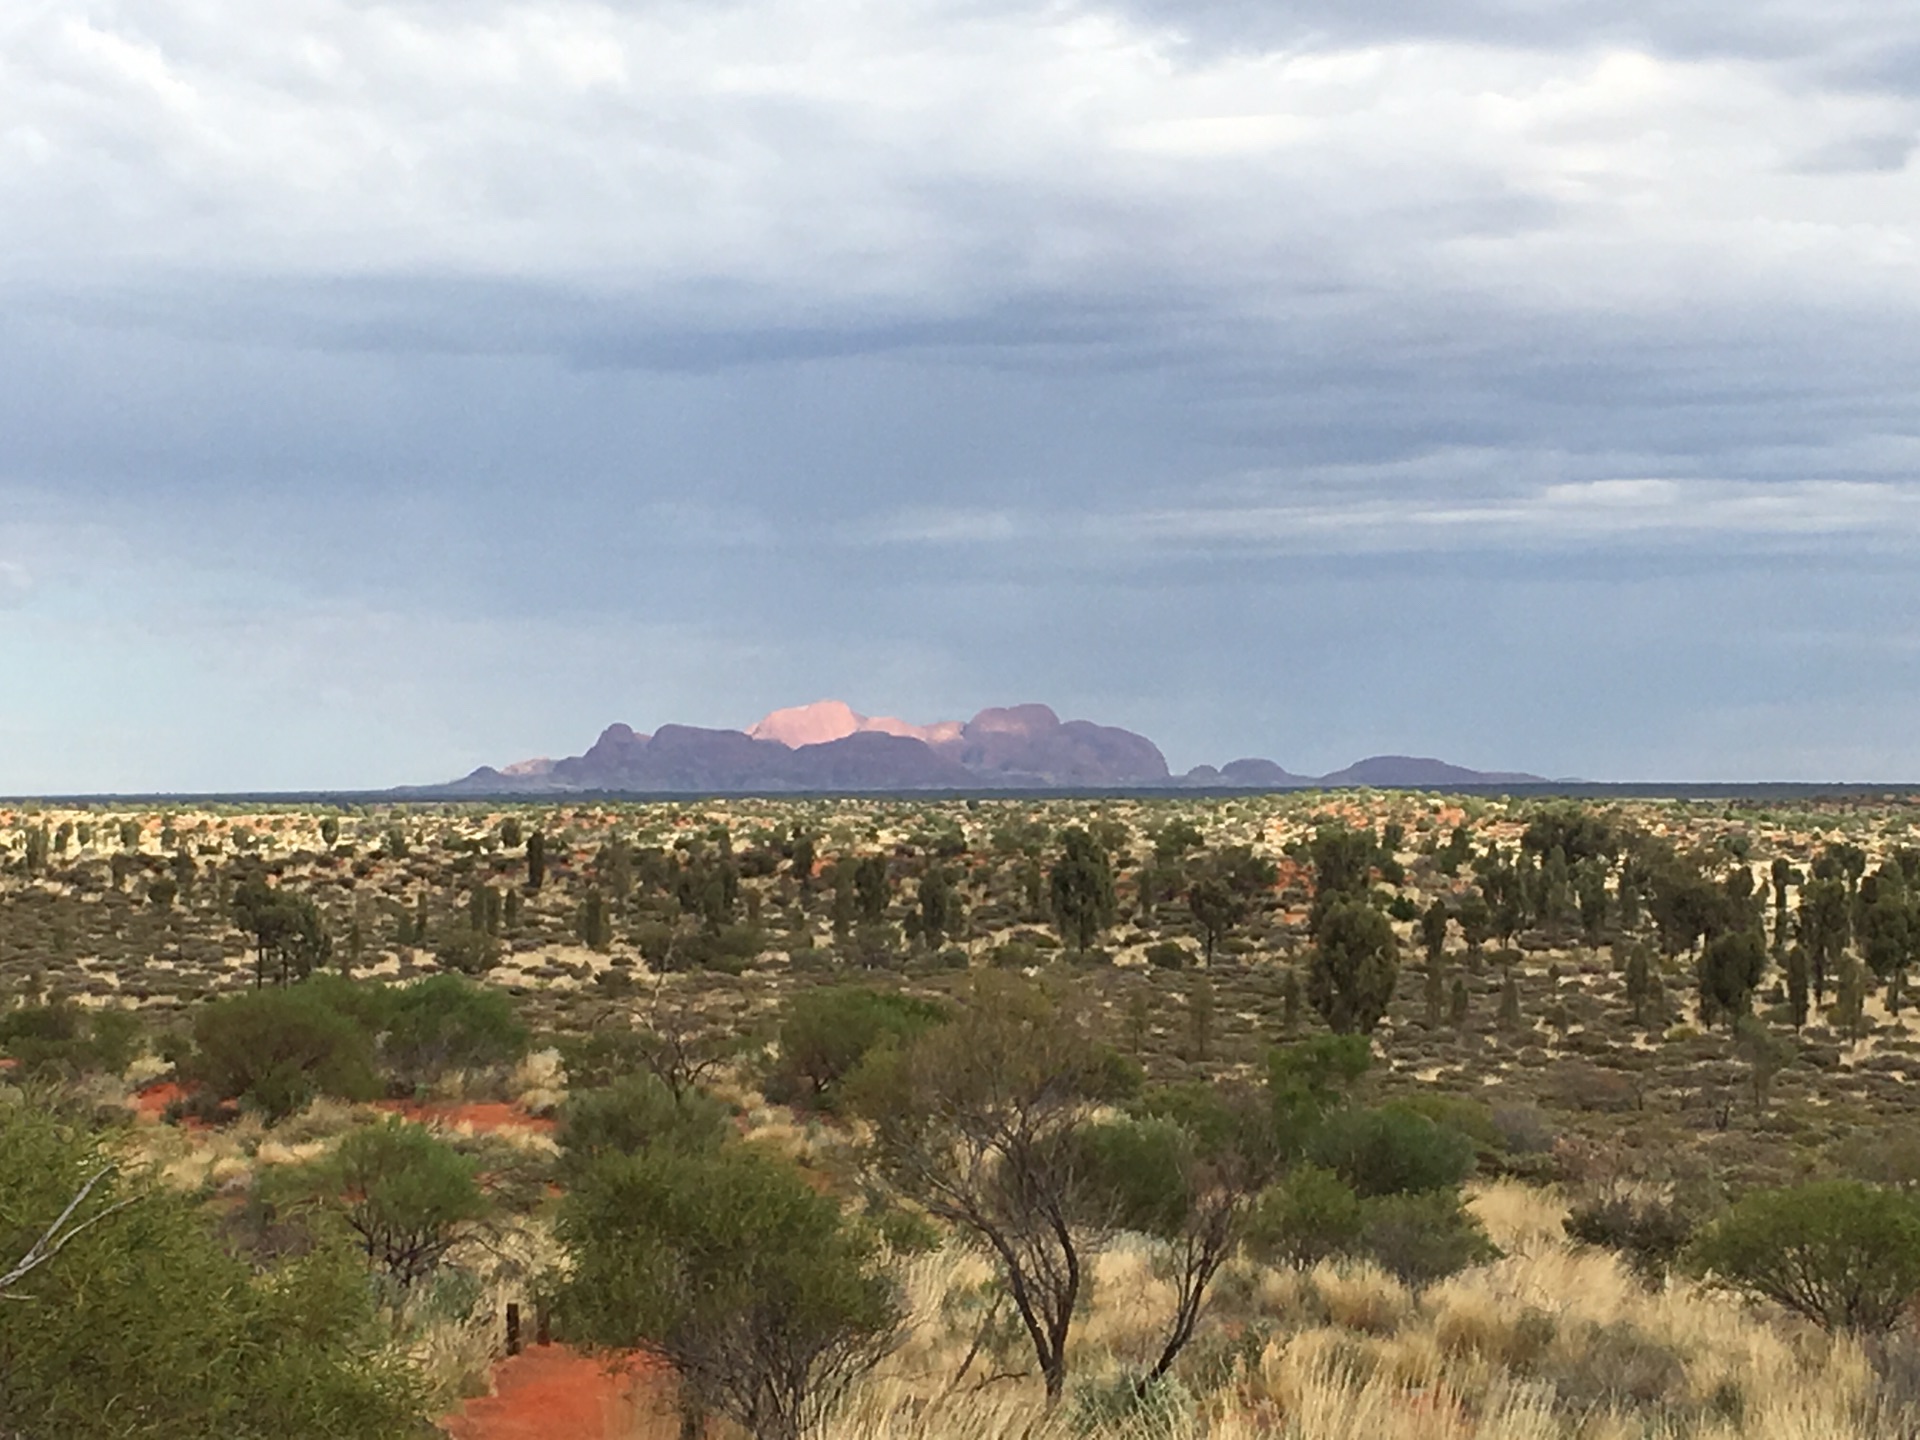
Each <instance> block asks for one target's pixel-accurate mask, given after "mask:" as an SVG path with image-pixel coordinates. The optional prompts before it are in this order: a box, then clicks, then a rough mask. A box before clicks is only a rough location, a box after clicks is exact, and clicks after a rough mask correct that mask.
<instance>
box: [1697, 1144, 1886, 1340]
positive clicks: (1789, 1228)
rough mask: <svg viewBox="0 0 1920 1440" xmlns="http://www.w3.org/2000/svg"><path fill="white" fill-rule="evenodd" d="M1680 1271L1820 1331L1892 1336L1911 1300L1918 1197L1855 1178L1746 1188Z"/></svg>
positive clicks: (1708, 1230) (1701, 1238)
mask: <svg viewBox="0 0 1920 1440" xmlns="http://www.w3.org/2000/svg"><path fill="white" fill-rule="evenodd" d="M1686 1261H1687V1264H1688V1267H1689V1268H1690V1269H1691V1270H1693V1271H1694V1272H1695V1273H1696V1274H1700V1275H1703V1276H1705V1277H1707V1278H1708V1279H1709V1280H1710V1281H1712V1282H1714V1283H1716V1284H1719V1285H1722V1286H1724V1287H1726V1288H1727V1289H1731V1290H1738V1291H1740V1292H1742V1293H1744V1294H1748V1295H1755V1296H1761V1297H1764V1298H1765V1299H1768V1300H1772V1301H1774V1302H1775V1303H1776V1304H1779V1305H1784V1306H1785V1307H1786V1308H1787V1309H1789V1310H1793V1311H1795V1312H1797V1313H1798V1314H1801V1315H1804V1316H1805V1317H1806V1318H1807V1319H1809V1320H1811V1321H1813V1322H1814V1323H1815V1324H1816V1325H1819V1326H1821V1327H1822V1328H1823V1329H1826V1330H1850V1331H1857V1332H1862V1333H1867V1334H1877V1333H1879V1332H1882V1331H1886V1330H1891V1329H1892V1328H1893V1327H1894V1326H1895V1325H1897V1324H1898V1323H1899V1322H1900V1320H1901V1317H1902V1316H1904V1315H1905V1314H1906V1312H1907V1309H1908V1307H1909V1305H1911V1304H1912V1301H1913V1297H1914V1296H1915V1295H1916V1294H1920V1198H1917V1197H1915V1196H1912V1195H1907V1194H1903V1193H1902V1192H1900V1191H1897V1190H1882V1189H1879V1188H1878V1187H1876V1186H1873V1185H1867V1184H1863V1183H1861V1182H1860V1181H1858V1180H1817V1181H1813V1182H1811V1183H1809V1184H1805V1185H1797V1186H1793V1187H1790V1188H1787V1189H1782V1190H1755V1191H1752V1192H1751V1193H1749V1194H1747V1195H1745V1196H1742V1197H1741V1199H1740V1200H1739V1201H1738V1202H1737V1203H1736V1204H1735V1205H1734V1206H1733V1208H1732V1209H1731V1210H1729V1211H1728V1212H1727V1213H1726V1214H1724V1215H1722V1216H1721V1217H1720V1218H1719V1219H1717V1220H1715V1221H1714V1222H1713V1223H1712V1224H1710V1225H1708V1226H1707V1227H1706V1228H1705V1229H1704V1230H1702V1231H1701V1233H1700V1234H1699V1236H1698V1237H1697V1238H1696V1239H1695V1240H1694V1242H1693V1244H1692V1245H1691V1246H1690V1247H1689V1249H1688V1251H1687V1255H1686Z"/></svg>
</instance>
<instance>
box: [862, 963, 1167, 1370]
mask: <svg viewBox="0 0 1920 1440" xmlns="http://www.w3.org/2000/svg"><path fill="white" fill-rule="evenodd" d="M849 1083H850V1085H851V1086H852V1092H853V1099H854V1103H855V1106H856V1108H857V1109H858V1110H859V1112H860V1113H862V1114H863V1115H864V1116H865V1117H866V1118H867V1119H868V1120H870V1121H871V1122H872V1125H873V1140H872V1147H871V1155H872V1159H873V1162H874V1165H875V1169H876V1171H877V1172H878V1174H879V1175H880V1176H881V1177H883V1178H884V1179H885V1180H887V1181H888V1182H890V1183H891V1184H892V1185H893V1186H894V1187H895V1188H897V1189H898V1190H900V1191H901V1192H903V1193H904V1194H906V1195H908V1196H909V1197H911V1198H913V1199H914V1200H916V1201H918V1202H919V1203H920V1204H921V1205H922V1206H924V1207H925V1209H926V1210H927V1212H928V1213H929V1214H931V1215H932V1216H933V1217H934V1218H935V1219H937V1220H942V1221H945V1222H946V1223H948V1224H950V1225H953V1226H955V1227H957V1228H958V1229H959V1230H960V1231H961V1232H962V1234H964V1235H965V1236H966V1237H967V1238H969V1239H971V1240H972V1241H974V1242H975V1243H976V1244H978V1245H979V1246H980V1247H981V1248H982V1249H983V1250H985V1251H986V1252H987V1254H988V1256H989V1257H990V1258H991V1259H992V1260H993V1261H994V1263H995V1264H996V1266H997V1267H998V1268H999V1270H1000V1273H1001V1279H1002V1282H1003V1283H1004V1284H1005V1286H1006V1289H1007V1294H1008V1296H1009V1298H1010V1299H1011V1300H1012V1302H1013V1306H1014V1309H1015V1311H1016V1312H1017V1313H1018V1315H1019V1317H1020V1323H1021V1326H1022V1328H1023V1329H1024V1330H1025V1332H1026V1334H1027V1338H1028V1340H1029V1341H1030V1342H1031V1344H1032V1346H1033V1351H1034V1358H1035V1360H1036V1361H1037V1362H1038V1364H1039V1368H1040V1374H1041V1378H1042V1380H1043V1382H1044V1384H1045V1385H1046V1391H1047V1399H1048V1401H1049V1403H1053V1402H1056V1401H1058V1400H1059V1398H1060V1396H1061V1395H1062V1393H1063V1392H1064V1390H1065V1386H1066V1377H1067V1337H1068V1334H1069V1332H1070V1331H1071V1329H1072V1327H1073V1319H1074V1315H1075V1312H1076V1308H1077V1306H1078V1304H1079V1302H1080V1299H1081V1290H1082V1285H1083V1282H1084V1278H1085V1262H1086V1256H1087V1251H1088V1249H1089V1247H1090V1246H1091V1245H1093V1244H1094V1243H1096V1242H1097V1239H1098V1233H1097V1231H1090V1229H1089V1226H1088V1223H1087V1220H1086V1210H1085V1204H1084V1202H1085V1189H1084V1184H1083V1180H1084V1164H1083V1160H1082V1146H1081V1144H1080V1139H1081V1137H1082V1135H1083V1134H1084V1133H1085V1131H1086V1130H1087V1128H1088V1127H1089V1126H1090V1125H1091V1124H1092V1123H1093V1121H1094V1118H1095V1114H1096V1111H1097V1109H1098V1107H1099V1106H1100V1105H1102V1104H1103V1103H1108V1102H1111V1101H1112V1100H1114V1099H1116V1098H1119V1097H1120V1096H1122V1095H1123V1094H1124V1093H1125V1092H1126V1091H1127V1090H1128V1089H1130V1088H1131V1086H1132V1085H1133V1084H1134V1083H1136V1081H1135V1077H1134V1076H1133V1074H1132V1072H1131V1070H1130V1069H1128V1068H1127V1067H1126V1066H1124V1065H1122V1064H1121V1063H1119V1060H1118V1057H1117V1056H1115V1055H1114V1054H1113V1053H1112V1052H1111V1051H1109V1050H1107V1049H1106V1047H1105V1046H1102V1045H1100V1044H1098V1043H1097V1042H1095V1041H1094V1039H1093V1038H1092V1036H1091V1034H1090V1033H1089V1032H1088V1030H1087V1027H1086V1026H1085V1024H1084V1023H1083V1021H1082V1020H1081V1019H1080V1017H1078V1016H1077V1015H1076V1014H1074V1013H1073V1012H1071V1011H1068V1010H1065V1009H1063V1008H1062V1007H1061V1006H1060V1005H1059V1004H1058V1003H1057V1002H1056V1001H1055V1000H1054V999H1053V998H1052V997H1051V996H1050V995H1048V994H1047V993H1046V992H1045V991H1044V990H1041V989H1039V988H1036V987H1033V986H1031V985H1027V984H1024V983H1021V982H1018V981H1015V980H1014V979H1012V978H1011V977H1002V976H982V977H981V979H980V980H979V981H978V982H977V983H976V986H975V990H974V994H973V995H972V997H971V1003H969V1004H967V1005H966V1006H965V1007H964V1008H962V1009H961V1010H960V1012H959V1013H958V1014H957V1015H956V1016H955V1017H954V1018H953V1019H952V1020H951V1021H949V1022H948V1023H947V1024H944V1025H941V1026H938V1027H936V1028H934V1029H931V1030H928V1031H926V1032H925V1033H923V1034H921V1035H920V1036H918V1037H917V1038H916V1039H914V1040H913V1041H912V1042H911V1043H910V1044H908V1045H906V1046H904V1047H902V1048H897V1049H896V1048H892V1047H884V1048H881V1049H878V1050H875V1051H873V1052H872V1053H871V1054H870V1055H869V1056H868V1059H867V1061H866V1062H865V1064H863V1066H862V1068H861V1071H860V1073H859V1074H858V1075H856V1076H855V1077H854V1078H853V1080H852V1081H850V1082H849Z"/></svg>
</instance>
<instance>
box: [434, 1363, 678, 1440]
mask: <svg viewBox="0 0 1920 1440" xmlns="http://www.w3.org/2000/svg"><path fill="white" fill-rule="evenodd" d="M616 1365H617V1368H609V1365H608V1362H607V1361H606V1360H605V1359H602V1358H598V1357H594V1356H589V1355H582V1354H580V1353H579V1352H577V1351H575V1350H570V1349H568V1348H567V1347H566V1346H564V1345H536V1346H533V1347H532V1348H530V1349H527V1350H523V1351H522V1352H521V1353H520V1354H518V1355H515V1356H513V1357H512V1358H510V1359H507V1360H502V1361H501V1362H500V1363H499V1364H497V1365H495V1366H494V1367H493V1393H492V1394H491V1395H483V1396H480V1397H479V1398H477V1399H473V1400H469V1401H467V1402H466V1403H465V1404H464V1405H462V1406H461V1407H460V1408H459V1409H458V1410H457V1411H455V1412H454V1413H453V1414H452V1415H449V1416H448V1417H447V1418H446V1419H445V1420H443V1421H441V1422H440V1424H441V1428H442V1429H444V1430H445V1431H446V1432H447V1434H448V1435H449V1436H450V1437H451V1440H672V1437H674V1436H677V1435H678V1434H679V1419H678V1417H677V1416H676V1415H675V1413H674V1409H673V1405H672V1396H671V1394H670V1393H668V1392H667V1390H666V1387H665V1386H663V1385H662V1383H661V1378H660V1372H659V1370H658V1368H657V1367H655V1366H653V1365H651V1364H649V1363H648V1362H646V1361H644V1360H640V1359H637V1358H630V1359H628V1360H626V1361H624V1362H616Z"/></svg>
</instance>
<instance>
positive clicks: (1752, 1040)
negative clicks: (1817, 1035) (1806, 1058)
mask: <svg viewBox="0 0 1920 1440" xmlns="http://www.w3.org/2000/svg"><path fill="white" fill-rule="evenodd" d="M1733 1034H1734V1040H1733V1048H1734V1050H1735V1052H1736V1053H1737V1054H1738V1055H1739V1056H1740V1058H1741V1059H1742V1060H1744V1061H1746V1063H1747V1081H1748V1084H1749V1085H1750V1086H1751V1088H1752V1090H1753V1109H1754V1113H1755V1114H1757V1115H1764V1114H1766V1113H1767V1106H1768V1104H1769V1102H1770V1101H1771V1099H1772V1096H1773V1077H1774V1076H1776V1075H1778V1074H1779V1073H1780V1071H1781V1069H1782V1068H1783V1067H1785V1066H1787V1065H1789V1064H1791V1063H1792V1062H1793V1057H1794V1046H1793V1042H1792V1041H1791V1040H1788V1039H1786V1038H1785V1037H1784V1036H1777V1035H1775V1034H1774V1033H1773V1032H1772V1031H1771V1030H1769V1029H1767V1027H1766V1026H1765V1025H1764V1024H1763V1023H1762V1022H1761V1021H1759V1020H1756V1019H1754V1018H1753V1016H1751V1015H1742V1016H1741V1017H1740V1018H1739V1019H1738V1020H1737V1021H1735V1022H1734V1027H1733Z"/></svg>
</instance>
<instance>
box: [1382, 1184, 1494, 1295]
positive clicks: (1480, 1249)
mask: <svg viewBox="0 0 1920 1440" xmlns="http://www.w3.org/2000/svg"><path fill="white" fill-rule="evenodd" d="M1360 1218H1361V1224H1360V1239H1359V1242H1358V1244H1357V1245H1356V1247H1355V1248H1356V1249H1357V1250H1358V1251H1359V1253H1361V1254H1363V1255H1365V1256H1367V1257H1368V1258H1369V1259H1371V1260H1372V1261H1373V1262H1374V1263H1375V1264H1377V1265H1379V1266H1380V1268H1381V1269H1383V1270H1387V1271H1390V1272H1391V1273H1393V1274H1394V1275H1397V1276H1399V1277H1400V1279H1401V1280H1403V1281H1405V1282H1406V1283H1407V1284H1409V1285H1424V1284H1427V1283H1429V1282H1430V1281H1434V1280H1440V1279H1444V1278H1445V1277H1446V1276H1448V1275H1452V1274H1454V1273H1456V1272H1457V1271H1460V1270H1464V1269H1466V1268H1467V1267H1468V1266H1469V1265H1480V1264H1484V1263H1485V1262H1486V1261H1488V1260H1495V1259H1498V1258H1499V1256H1500V1251H1499V1250H1498V1249H1496V1248H1495V1246H1494V1244H1493V1242H1492V1241H1490V1240H1489V1239H1488V1238H1487V1232H1486V1231H1485V1230H1484V1229H1483V1228H1482V1227H1481V1225H1480V1222H1479V1221H1478V1220H1476V1219H1475V1218H1474V1217H1473V1215H1472V1213H1471V1212H1470V1211H1468V1209H1467V1208H1466V1206H1464V1205H1462V1204H1461V1203H1460V1195H1459V1192H1458V1191H1455V1190H1429V1191H1424V1192H1421V1193H1417V1194H1398V1195H1381V1196H1378V1197H1377V1198H1374V1199H1371V1200H1365V1201H1362V1202H1361V1217H1360Z"/></svg>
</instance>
